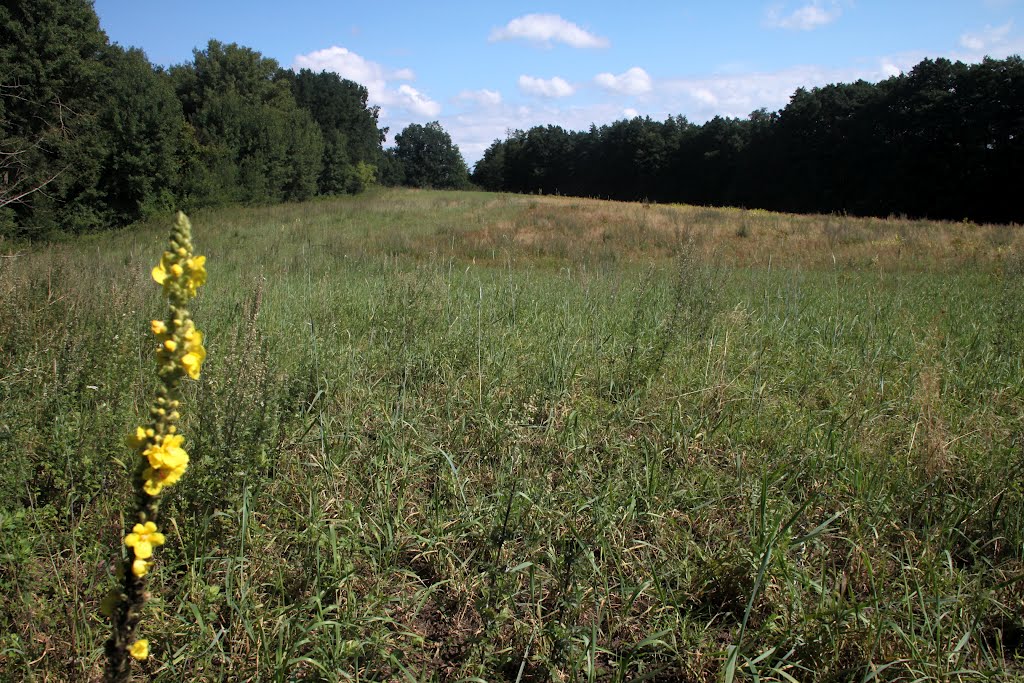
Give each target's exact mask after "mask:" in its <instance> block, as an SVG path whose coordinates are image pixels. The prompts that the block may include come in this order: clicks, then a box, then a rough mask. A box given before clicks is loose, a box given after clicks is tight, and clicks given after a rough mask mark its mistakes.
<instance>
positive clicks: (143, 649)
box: [128, 638, 149, 661]
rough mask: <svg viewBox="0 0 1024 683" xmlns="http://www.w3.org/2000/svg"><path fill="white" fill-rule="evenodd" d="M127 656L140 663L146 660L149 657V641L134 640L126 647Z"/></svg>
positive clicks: (142, 639)
mask: <svg viewBox="0 0 1024 683" xmlns="http://www.w3.org/2000/svg"><path fill="white" fill-rule="evenodd" d="M128 654H130V655H131V656H132V657H134V658H135V659H138V660H140V661H141V660H143V659H146V658H147V657H149V641H148V640H146V639H145V638H140V639H139V640H136V641H135V642H134V643H132V644H131V645H130V646H129V647H128Z"/></svg>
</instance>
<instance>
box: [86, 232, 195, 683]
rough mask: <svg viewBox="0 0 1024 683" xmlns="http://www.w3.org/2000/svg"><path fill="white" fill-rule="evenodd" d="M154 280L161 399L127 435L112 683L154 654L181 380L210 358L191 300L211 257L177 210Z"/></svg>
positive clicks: (180, 462) (178, 452) (181, 455)
mask: <svg viewBox="0 0 1024 683" xmlns="http://www.w3.org/2000/svg"><path fill="white" fill-rule="evenodd" d="M152 274H153V279H154V280H155V281H156V283H157V284H159V285H161V286H162V287H163V293H164V297H165V298H166V300H167V315H166V317H165V318H164V319H163V320H154V321H152V322H151V323H150V330H151V331H152V333H153V336H154V337H155V342H154V346H155V349H156V361H157V377H158V379H159V384H158V385H157V389H156V396H155V397H154V399H153V403H152V405H151V407H150V409H149V419H148V421H147V422H146V424H145V425H143V426H141V427H138V428H136V430H135V433H134V434H132V435H131V436H129V438H128V445H129V447H130V448H131V449H132V450H134V451H135V452H136V453H137V455H138V457H137V458H136V464H135V474H134V481H133V483H134V487H135V495H136V504H135V510H134V511H133V513H132V520H133V521H134V524H133V526H132V531H131V533H129V534H128V535H127V536H125V538H124V545H125V546H126V547H127V552H126V553H124V555H125V559H124V560H123V562H122V564H121V566H120V569H119V576H120V580H121V583H120V586H118V588H116V589H115V590H113V591H112V592H111V593H110V595H108V596H107V599H106V600H105V601H104V612H105V613H106V614H107V615H108V616H109V617H110V619H111V621H112V625H113V634H112V635H111V636H110V640H109V641H107V646H106V654H107V669H106V680H107V681H127V680H129V679H130V677H131V659H133V658H134V659H137V660H144V659H146V658H147V657H149V648H150V646H149V641H148V640H147V639H146V638H139V637H138V636H139V634H138V631H139V621H140V619H141V617H142V609H143V606H144V605H145V602H146V599H147V597H148V593H147V592H146V574H148V573H149V571H150V569H151V568H152V566H153V552H154V550H155V549H156V548H157V547H158V546H160V545H163V543H164V540H165V538H164V535H163V534H162V533H161V532H160V526H159V507H160V498H161V496H162V494H163V492H164V491H165V490H166V489H167V487H169V486H173V485H174V484H175V483H176V482H177V481H178V480H179V479H180V478H181V475H182V474H184V472H185V469H186V468H187V467H188V453H186V452H185V449H184V448H183V447H182V446H183V442H184V437H183V436H182V435H181V434H180V433H179V432H178V421H179V420H180V419H181V415H180V413H179V412H178V410H179V408H180V407H181V383H182V381H183V380H184V379H185V378H186V377H187V378H191V379H199V373H200V370H201V368H202V365H203V360H204V359H205V358H206V349H205V348H203V335H202V333H201V332H200V331H199V330H197V329H196V326H195V324H194V323H193V322H192V318H191V316H190V314H189V311H188V302H189V300H191V299H192V298H193V297H194V296H195V295H196V290H197V289H198V288H199V286H200V285H202V284H203V283H204V282H206V257H205V256H196V255H195V253H194V251H193V248H192V225H191V223H190V222H189V220H188V217H187V216H185V214H183V213H181V212H178V214H177V216H176V217H175V221H174V227H173V229H172V230H171V237H170V244H169V247H168V249H167V251H165V252H164V253H163V256H162V257H161V258H160V263H159V264H157V266H156V267H155V268H153V271H152Z"/></svg>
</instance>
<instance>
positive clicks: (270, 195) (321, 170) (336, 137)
mask: <svg viewBox="0 0 1024 683" xmlns="http://www.w3.org/2000/svg"><path fill="white" fill-rule="evenodd" d="M377 116H378V110H377V108H376V107H371V106H368V104H367V93H366V89H365V88H364V87H363V86H361V85H358V84H356V83H353V82H351V81H345V80H342V79H340V78H339V77H338V76H336V75H335V74H328V73H322V74H314V73H312V72H309V71H303V72H300V73H299V74H295V73H293V72H291V71H289V70H285V69H282V68H281V67H280V65H278V63H277V62H276V61H274V60H272V59H268V58H266V57H264V56H262V55H261V54H260V53H259V52H257V51H255V50H253V49H251V48H248V47H244V46H240V45H237V44H234V43H222V42H220V41H216V40H211V41H210V42H209V43H208V45H207V46H206V47H205V48H204V49H201V50H199V49H197V50H195V51H194V52H193V59H192V61H191V62H189V63H186V64H180V65H177V66H173V67H171V68H170V69H166V70H165V69H162V68H159V67H155V66H153V65H152V64H151V63H150V62H149V60H148V59H147V58H146V55H145V54H144V53H143V52H142V51H141V50H138V49H134V48H132V49H124V48H122V47H120V46H117V45H111V44H110V43H109V41H108V39H107V36H106V34H105V33H104V32H103V31H102V30H101V29H100V25H99V20H98V18H97V17H96V13H95V11H94V9H93V6H92V3H91V2H89V1H88V0H10V1H9V2H5V3H4V4H3V5H2V6H0V234H8V235H15V236H23V237H29V238H35V237H43V236H46V235H48V234H52V233H55V232H83V231H88V230H95V229H99V228H104V227H110V226H117V225H124V224H126V223H130V222H133V221H135V220H138V219H140V218H143V217H145V216H147V215H149V214H151V213H153V212H155V211H165V210H169V209H171V208H173V207H182V208H186V209H193V208H196V207H198V206H203V205H211V204H218V203H223V202H234V201H242V202H276V201H283V200H301V199H306V198H308V197H311V196H313V195H314V194H334V193H341V192H357V191H359V190H361V189H362V188H364V187H366V186H367V185H368V184H370V183H372V182H374V181H375V179H376V175H377V172H376V168H377V167H378V165H379V164H380V162H381V160H382V157H383V151H382V149H381V143H382V141H383V136H384V133H385V132H386V131H383V130H380V129H379V128H378V126H377Z"/></svg>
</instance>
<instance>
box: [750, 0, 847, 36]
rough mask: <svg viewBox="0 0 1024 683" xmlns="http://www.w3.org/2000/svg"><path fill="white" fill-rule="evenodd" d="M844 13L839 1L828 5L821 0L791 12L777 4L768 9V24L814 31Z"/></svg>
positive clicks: (796, 29)
mask: <svg viewBox="0 0 1024 683" xmlns="http://www.w3.org/2000/svg"><path fill="white" fill-rule="evenodd" d="M842 13H843V11H842V8H840V7H839V4H838V3H837V2H831V3H829V5H828V6H827V7H826V6H825V4H824V3H823V2H822V1H821V0H813V1H812V2H810V3H808V4H806V5H804V6H802V7H798V8H797V9H795V10H793V11H792V12H790V13H788V14H787V13H785V10H784V9H783V8H782V6H780V5H775V6H773V7H771V8H769V10H768V15H767V18H766V19H767V24H768V26H770V27H772V28H784V29H789V30H792V31H812V30H814V29H816V28H821V27H822V26H825V25H827V24H831V23H832V22H833V21H835V20H836V19H838V18H839V15H841V14H842Z"/></svg>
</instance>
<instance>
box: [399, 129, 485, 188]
mask: <svg viewBox="0 0 1024 683" xmlns="http://www.w3.org/2000/svg"><path fill="white" fill-rule="evenodd" d="M395 158H396V159H397V160H398V161H399V162H400V163H401V165H402V170H403V172H404V175H405V181H404V183H405V184H406V185H409V186H412V187H432V188H437V189H458V188H465V187H468V186H469V171H468V170H467V168H466V162H465V160H464V159H463V158H462V153H461V152H459V147H458V145H456V144H454V143H453V142H452V138H451V136H450V135H448V133H447V132H446V131H445V130H444V128H442V127H441V124H440V123H438V122H437V121H432V122H430V123H428V124H427V125H425V126H421V125H420V124H418V123H412V124H409V125H408V126H406V127H405V129H404V130H402V132H401V133H399V134H398V135H396V136H395Z"/></svg>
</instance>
